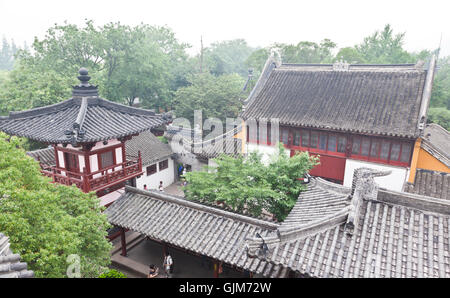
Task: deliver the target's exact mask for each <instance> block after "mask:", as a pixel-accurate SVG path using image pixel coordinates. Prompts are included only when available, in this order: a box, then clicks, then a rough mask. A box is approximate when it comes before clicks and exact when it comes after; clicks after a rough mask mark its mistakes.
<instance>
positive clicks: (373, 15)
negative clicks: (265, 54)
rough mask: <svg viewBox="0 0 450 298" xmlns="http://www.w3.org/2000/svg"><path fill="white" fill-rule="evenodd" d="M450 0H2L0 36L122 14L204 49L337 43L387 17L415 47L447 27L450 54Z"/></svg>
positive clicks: (18, 37) (433, 42) (430, 42)
mask: <svg viewBox="0 0 450 298" xmlns="http://www.w3.org/2000/svg"><path fill="white" fill-rule="evenodd" d="M449 14H450V1H449V0H420V1H417V0H408V1H405V0H371V1H361V0H360V1H356V0H339V1H331V0H308V1H303V0H297V1H292V0H272V1H269V0H259V1H256V0H222V1H217V0H209V1H207V0H189V1H187V0H185V1H182V0H165V1H152V0H147V1H138V0H120V1H118V0H90V1H87V0H74V1H68V0H64V1H61V0H59V1H57V0H38V1H30V0H29V1H25V0H0V37H1V36H6V37H7V38H8V39H10V38H13V39H14V40H15V41H16V43H17V44H22V43H23V41H26V42H27V43H28V45H30V44H31V43H32V41H33V38H34V36H38V37H41V38H42V37H43V36H44V35H45V31H46V30H47V29H48V28H49V27H51V26H52V25H54V23H62V22H64V21H65V20H67V21H68V22H70V23H75V24H79V25H81V24H83V23H84V19H85V18H88V19H92V20H94V22H95V24H96V25H102V24H104V23H107V22H115V21H120V22H121V23H124V24H129V25H136V24H138V23H140V22H143V23H146V24H150V25H168V26H169V27H170V28H172V29H173V30H174V32H175V33H176V35H177V37H178V39H179V40H181V41H184V42H188V43H190V44H191V45H192V46H193V50H191V52H193V51H197V50H198V49H199V44H200V36H201V35H202V36H203V42H204V44H205V45H208V44H209V43H211V42H214V41H219V40H229V39H234V38H244V39H246V40H247V42H248V43H249V44H250V45H251V46H267V45H269V44H272V43H274V42H284V43H297V42H299V41H302V40H308V41H315V42H319V41H320V40H322V39H324V38H329V39H331V40H332V41H334V42H336V43H337V44H338V47H345V46H353V45H354V44H357V43H360V42H361V41H362V40H363V37H365V36H368V35H370V34H372V33H373V32H374V31H375V30H381V29H382V28H383V27H384V25H385V24H387V23H389V24H391V25H392V26H393V28H394V30H395V32H406V38H405V48H406V49H407V50H409V51H419V50H421V49H435V48H437V47H438V45H439V40H440V37H441V33H442V46H441V48H442V51H441V53H442V55H450V16H449Z"/></svg>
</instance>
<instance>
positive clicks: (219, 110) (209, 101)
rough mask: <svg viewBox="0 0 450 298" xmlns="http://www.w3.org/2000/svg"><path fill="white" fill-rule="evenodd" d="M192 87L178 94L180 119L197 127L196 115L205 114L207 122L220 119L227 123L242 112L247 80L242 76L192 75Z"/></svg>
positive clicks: (177, 112) (179, 90)
mask: <svg viewBox="0 0 450 298" xmlns="http://www.w3.org/2000/svg"><path fill="white" fill-rule="evenodd" d="M189 82H190V85H189V86H186V87H181V88H180V89H178V90H177V92H176V93H175V100H174V102H175V114H176V117H183V118H186V119H189V120H190V121H191V123H193V119H194V111H195V110H202V111H203V119H206V118H212V117H215V118H219V119H220V120H222V121H223V122H224V123H225V119H226V118H227V117H230V118H233V117H237V116H238V114H239V112H240V111H241V109H242V102H241V101H240V95H241V93H242V87H243V86H244V82H245V81H244V79H243V78H242V77H241V76H239V75H238V74H229V75H221V76H218V77H216V76H214V75H212V74H210V73H202V74H196V75H192V76H191V77H190V78H189Z"/></svg>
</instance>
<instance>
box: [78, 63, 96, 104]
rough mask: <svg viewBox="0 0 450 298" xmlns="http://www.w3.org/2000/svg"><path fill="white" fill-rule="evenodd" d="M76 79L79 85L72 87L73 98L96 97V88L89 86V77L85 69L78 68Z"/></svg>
mask: <svg viewBox="0 0 450 298" xmlns="http://www.w3.org/2000/svg"><path fill="white" fill-rule="evenodd" d="M78 74H79V76H78V79H79V80H80V84H79V85H76V86H73V90H72V96H73V97H98V90H97V86H94V85H91V84H90V83H89V80H90V79H91V77H90V76H89V75H88V70H87V68H85V67H82V68H80V70H79V71H78Z"/></svg>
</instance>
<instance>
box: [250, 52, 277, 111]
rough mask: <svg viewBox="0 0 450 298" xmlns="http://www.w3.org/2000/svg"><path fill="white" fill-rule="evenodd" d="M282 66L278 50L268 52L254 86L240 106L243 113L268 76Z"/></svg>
mask: <svg viewBox="0 0 450 298" xmlns="http://www.w3.org/2000/svg"><path fill="white" fill-rule="evenodd" d="M281 65H282V61H281V54H280V52H279V50H278V49H272V50H271V52H270V56H269V57H268V58H267V60H266V63H265V64H264V67H263V69H262V71H261V75H260V76H259V78H258V80H257V81H256V84H255V86H254V87H253V89H252V91H251V92H250V94H249V95H248V97H247V99H246V100H244V104H243V106H242V112H244V111H245V109H246V108H247V106H248V105H250V104H251V103H252V102H253V101H254V99H255V97H256V96H257V95H258V94H259V92H260V91H261V89H262V88H263V87H264V85H265V84H266V82H267V80H268V78H269V76H270V74H271V73H272V70H274V69H276V68H279V67H280V66H281Z"/></svg>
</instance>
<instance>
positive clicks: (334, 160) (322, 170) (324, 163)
mask: <svg viewBox="0 0 450 298" xmlns="http://www.w3.org/2000/svg"><path fill="white" fill-rule="evenodd" d="M294 154H295V153H294V150H291V156H292V155H294ZM309 154H311V155H317V154H314V153H311V152H309ZM345 161H346V159H345V157H337V156H329V155H320V164H319V165H316V166H315V167H314V168H313V169H312V170H311V171H310V173H309V174H310V175H311V176H318V177H322V178H328V179H333V180H336V181H337V182H340V183H342V182H343V181H344V174H345Z"/></svg>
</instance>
